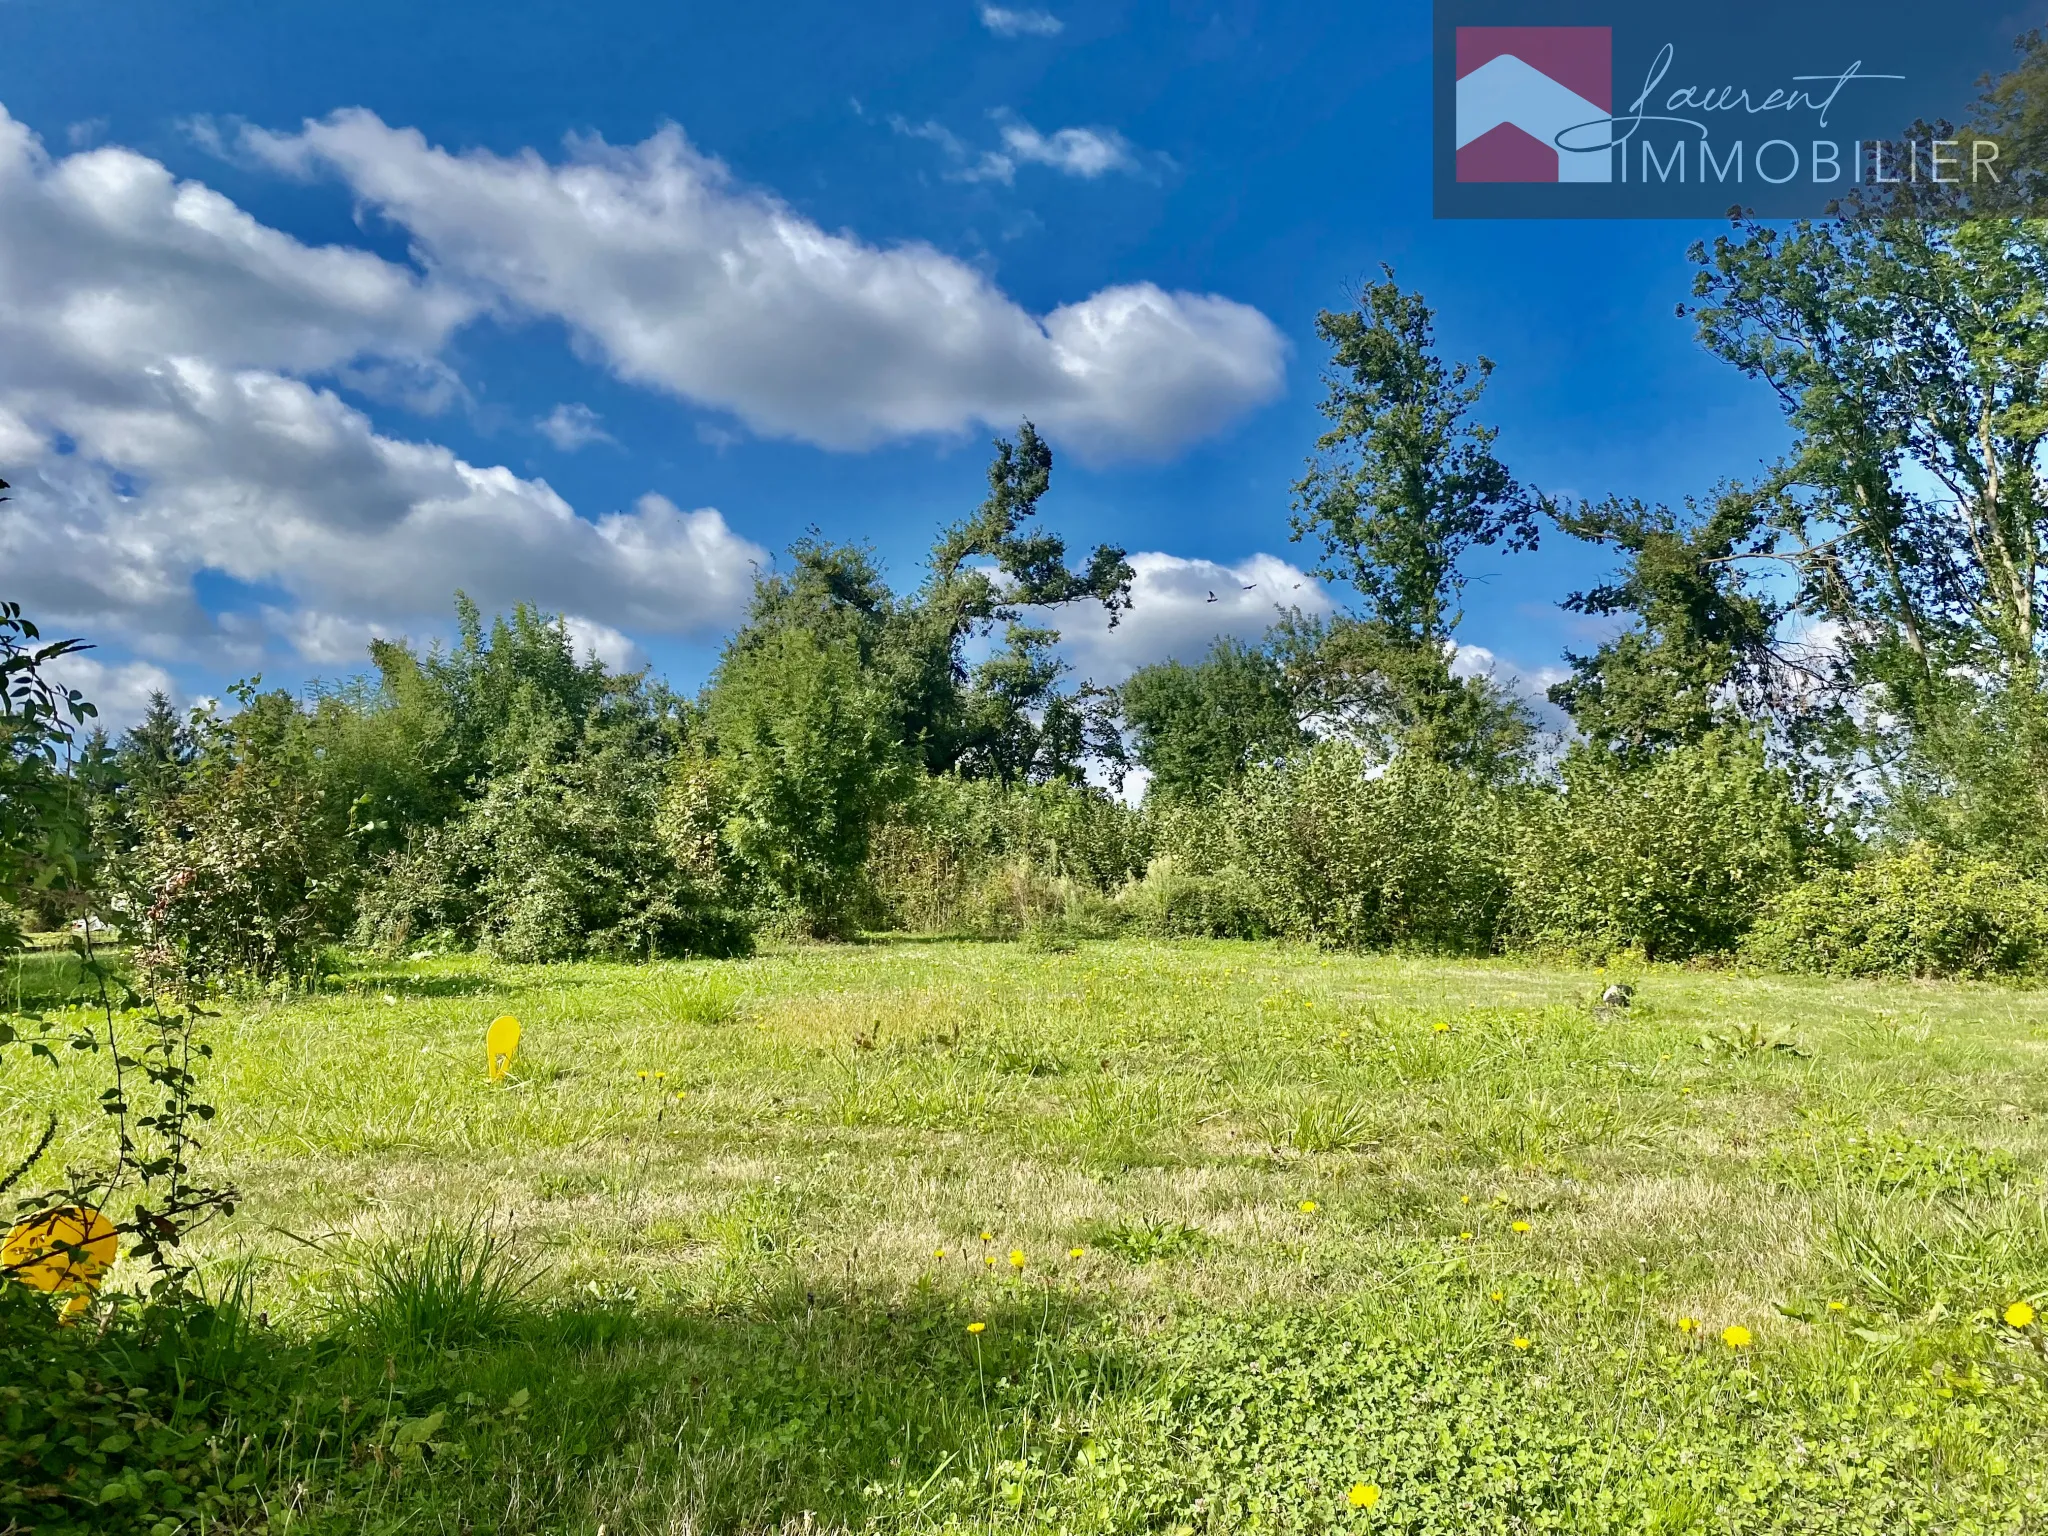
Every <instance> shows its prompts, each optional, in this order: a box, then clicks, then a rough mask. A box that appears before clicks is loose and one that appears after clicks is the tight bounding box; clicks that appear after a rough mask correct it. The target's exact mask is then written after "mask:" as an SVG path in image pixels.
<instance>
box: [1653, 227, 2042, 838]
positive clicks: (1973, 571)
mask: <svg viewBox="0 0 2048 1536" xmlns="http://www.w3.org/2000/svg"><path fill="white" fill-rule="evenodd" d="M1693 256H1694V259H1695V261H1696V262H1697V263H1698V265H1699V272H1698V274H1697V277H1696V279H1695V283H1694V296H1695V299H1696V301H1697V303H1696V305H1695V308H1694V314H1695V317H1696V319H1697V322H1698V326H1699V332H1700V336H1701V339H1702V340H1703V341H1704V342H1705V343H1706V345H1707V346H1708V347H1709V349H1711V350H1712V351H1714V352H1715V353H1717V354H1718V355H1719V356H1721V357H1723V358H1725V359H1727V360H1728V361H1729V362H1731V363H1733V364H1734V365H1735V366H1737V367H1738V368H1740V369H1742V370H1743V371H1744V372H1745V373H1747V374H1749V375H1750V376H1752V377H1755V378H1759V379H1762V380H1764V381H1765V382H1766V383H1768V384H1769V385H1770V386H1771V388H1772V389H1773V390H1774V391H1775V392H1776V394H1777V396H1778V398H1779V400H1780V402H1781V403H1782V405H1783V407H1784V409H1785V412H1786V416H1787V419H1788V421H1789V422H1790V424H1791V426H1792V428H1793V432H1794V446H1793V449H1792V451H1791V453H1790V455H1789V456H1788V457H1787V459H1786V460H1785V462H1784V463H1783V464H1782V465H1781V466H1780V467H1779V469H1778V471H1777V473H1776V475H1775V476H1774V480H1773V482H1772V484H1771V486H1770V487H1769V488H1770V490H1771V491H1772V492H1773V494H1774V496H1775V498H1776V511H1775V512H1774V514H1773V516H1772V519H1771V521H1770V525H1769V528H1768V530H1767V534H1768V536H1767V537H1766V538H1764V539H1763V540H1762V541H1760V543H1759V545H1758V546H1757V547H1756V548H1755V549H1754V550H1752V551H1751V555H1752V556H1753V557H1755V558H1766V559H1773V560H1778V561H1781V562H1783V563H1784V564H1785V565H1786V566H1787V567H1788V568H1789V569H1790V570H1791V572H1792V573H1793V574H1794V576H1795V578H1796V590H1795V593H1794V597H1793V606H1794V608H1795V610H1796V611H1797V612H1798V613H1799V614H1800V615H1802V616H1803V617H1805V618H1806V619H1807V620H1809V621H1810V622H1815V623H1819V624H1823V625H1826V626H1827V627H1828V629H1829V630H1830V631H1831V632H1832V633H1833V634H1834V635H1835V636H1836V637H1838V638H1837V643H1836V647H1835V650H1834V654H1833V658H1832V661H1831V664H1830V666H1829V678H1828V680H1829V682H1830V684H1831V685H1832V690H1833V696H1834V700H1835V704H1834V711H1833V714H1834V723H1835V726H1836V736H1837V740H1838V741H1839V742H1840V743H1841V747H1840V750H1842V751H1844V752H1850V751H1853V752H1856V753H1859V754H1861V755H1862V756H1863V757H1864V759H1865V760H1866V761H1869V762H1871V763H1873V764H1874V765H1875V766H1877V767H1878V768H1879V769H1880V770H1882V771H1883V772H1885V773H1886V774H1887V775H1888V776H1889V777H1890V779H1891V781H1892V783H1893V785H1894V787H1895V789H1896V790H1897V791H1898V792H1899V795H1900V796H1901V797H1902V798H1904V799H1907V800H1911V799H1916V798H1917V799H1922V800H1925V799H1930V798H1931V799H1939V798H1942V797H1943V796H1945V795H1948V794H1950V793H1952V792H1957V791H1967V790H1968V788H1969V786H1970V784H1971V783H1972V782H1975V783H1979V784H1982V783H1985V782H1986V777H1985V776H1986V775H1989V780H1990V781H1992V782H1996V783H1997V784H1998V785H2000V786H2001V788H2000V791H1999V793H1998V794H1997V795H1990V796H1986V795H1981V794H1980V795H1979V796H1978V797H1977V798H1978V799H1979V800H1980V802H1981V801H1985V800H1987V799H1989V800H1996V799H1998V798H2000V797H2002V796H2003V795H2004V794H2005V793H2008V792H2010V791H2011V790H2018V791H2019V793H2020V795H2021V799H2022V802H2023V803H2024V805H2025V806H2026V808H2027V809H2026V813H2025V814H2026V820H2027V822H2028V823H2029V824H2030V825H2031V827H2032V829H2033V830H2031V831H2022V830H2019V829H2016V828H2015V827H2014V826H2013V825H2012V822H2013V818H2012V816H2011V814H2010V811H2009V810H2008V813H2007V814H2006V816H2005V818H2004V820H2005V822H2006V826H2005V829H2004V831H2003V832H2002V833H2000V835H2002V836H2013V835H2019V836H2023V837H2024V838H2025V839H2026V840H2027V841H2028V842H2029V843H2030V844H2031V845H2032V846H2034V847H2036V848H2043V849H2048V695H2044V672H2043V650H2044V643H2048V642H2044V633H2043V612H2044V602H2043V600H2044V597H2048V498H2044V493H2043V484H2042V462H2041V453H2042V445H2043V440H2044V437H2048V303H2044V298H2048V230H2044V228H2043V227H2042V226H2041V225H2039V224H2037V223H2033V222H2029V221H2022V220H2016V219H1975V220H1965V221H1962V222H1948V223H1936V222H1932V221H1915V220H1907V219H1883V220H1874V221H1864V222H1855V221H1839V222H1833V223H1828V224H1800V225H1796V226H1794V227H1793V228H1791V229H1789V230H1778V229H1772V228H1767V227H1764V226H1760V225H1744V226H1740V227H1738V229H1737V230H1736V231H1735V233H1734V234H1732V235H1729V236H1723V237H1721V238H1719V239H1717V240H1716V241H1715V242H1714V243H1713V245H1712V246H1711V247H1707V246H1697V247H1695V248H1694V251H1693ZM1993 719H1995V720H1996V721H1997V722H1998V724H1997V727H1996V729H1995V730H1993V731H1991V732H1989V733H1988V734H1987V731H1986V728H1985V726H1986V722H1987V721H1989V720H1993Z"/></svg>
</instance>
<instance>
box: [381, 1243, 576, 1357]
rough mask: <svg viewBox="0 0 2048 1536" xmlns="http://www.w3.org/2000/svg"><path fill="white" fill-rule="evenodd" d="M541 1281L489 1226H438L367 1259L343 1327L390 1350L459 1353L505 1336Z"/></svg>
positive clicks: (383, 1246) (390, 1246) (515, 1323)
mask: <svg viewBox="0 0 2048 1536" xmlns="http://www.w3.org/2000/svg"><path fill="white" fill-rule="evenodd" d="M539 1278H540V1276H539V1271H538V1270H536V1269H535V1268H534V1267H533V1266H532V1265H531V1264H529V1263H528V1262H527V1261H526V1260H524V1259H522V1258H520V1257H519V1256H518V1255H517V1254H516V1253H514V1252H513V1250H512V1244H511V1240H510V1238H509V1237H508V1236H506V1235H505V1234H504V1233H502V1232H500V1231H498V1230H497V1229H496V1228H494V1227H492V1226H491V1225H490V1224H489V1223H488V1222H486V1221H483V1220H480V1219H475V1218H472V1219H471V1220H469V1221H465V1222H461V1223H440V1222H436V1223H434V1224H432V1225H423V1226H419V1227H415V1228H413V1229H411V1230H410V1231H408V1232H407V1233H405V1234H404V1235H402V1236H400V1237H397V1238H394V1239H392V1240H390V1241H387V1242H385V1243H382V1244H379V1245H378V1246H376V1247H374V1248H372V1249H370V1250H369V1252H368V1253H367V1254H365V1255H364V1257H363V1259H362V1261H361V1266H360V1275H359V1277H358V1280H357V1284H356V1286H355V1288H354V1289H353V1291H352V1292H351V1293H350V1295H349V1298H348V1300H347V1302H346V1303H345V1311H346V1313H347V1315H346V1317H345V1318H344V1319H343V1321H344V1322H345V1323H346V1325H347V1326H348V1327H349V1328H350V1330H351V1331H354V1332H356V1333H359V1334H361V1335H364V1336H366V1337H368V1338H372V1339H374V1340H376V1341H377V1342H378V1343H379V1344H381V1345H383V1346H384V1347H385V1348H387V1349H392V1350H422V1351H426V1350H437V1349H457V1348H461V1347H462V1346H464V1345H468V1344H474V1343H478V1342H481V1341H483V1340H487V1339H493V1338H499V1337H502V1336H503V1335H505V1334H507V1333H510V1332H511V1331H512V1330H513V1328H514V1327H515V1326H516V1325H517V1324H518V1322H519V1320H520V1318H521V1316H522V1315H523V1314H524V1311H525V1298H526V1293H527V1292H528V1291H529V1290H530V1289H531V1288H532V1286H533V1284H534V1282H535V1281H536V1280H537V1279H539Z"/></svg>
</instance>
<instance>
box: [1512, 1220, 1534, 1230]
mask: <svg viewBox="0 0 2048 1536" xmlns="http://www.w3.org/2000/svg"><path fill="white" fill-rule="evenodd" d="M1508 1230H1509V1231H1510V1232H1526V1231H1528V1230H1529V1223H1527V1222H1526V1221H1513V1222H1509V1223H1508Z"/></svg>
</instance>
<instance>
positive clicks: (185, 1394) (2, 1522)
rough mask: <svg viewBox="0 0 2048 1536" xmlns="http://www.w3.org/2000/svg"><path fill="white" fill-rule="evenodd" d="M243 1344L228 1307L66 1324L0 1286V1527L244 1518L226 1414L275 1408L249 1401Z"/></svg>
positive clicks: (166, 1308)
mask: <svg viewBox="0 0 2048 1536" xmlns="http://www.w3.org/2000/svg"><path fill="white" fill-rule="evenodd" d="M254 1347H255V1340H254V1337H253V1335H252V1334H251V1331H250V1329H249V1326H248V1322H247V1320H246V1318H245V1317H244V1316H243V1315H242V1313H241V1312H240V1311H239V1310H238V1309H236V1308H234V1307H213V1306H208V1305H205V1304H203V1303H196V1302H192V1301H190V1300H189V1299H188V1300H183V1301H180V1302H179V1303H178V1304H176V1305H171V1304H154V1305H149V1306H143V1307H139V1308H138V1307H134V1306H132V1305H131V1306H128V1307H124V1308H119V1309H116V1310H115V1311H113V1312H112V1313H111V1314H110V1315H109V1316H108V1318H107V1320H106V1322H105V1325H104V1327H102V1328H84V1327H70V1326H64V1325H62V1324H60V1323H59V1322H58V1321H57V1317H56V1311H55V1308H53V1307H52V1306H51V1305H50V1302H49V1300H48V1298H46V1297H44V1296H42V1295H40V1294H38V1293H36V1292H34V1291H31V1290H29V1289H28V1288H27V1287H25V1286H20V1285H11V1284H5V1283H0V1467H5V1468H6V1471H5V1474H4V1475H0V1530H7V1531H37V1532H41V1533H44V1536H84V1533H86V1532H124V1533H125V1532H151V1533H154V1532H163V1533H165V1536H170V1533H173V1532H180V1531H187V1530H197V1529H202V1528H204V1529H236V1530H242V1529H251V1528H253V1527H251V1526H248V1525H244V1524H243V1523H242V1522H243V1521H244V1520H250V1521H253V1520H255V1519H256V1518H257V1517H258V1516H259V1514H260V1512H261V1511H260V1506H259V1504H258V1500H257V1492H256V1489H255V1488H254V1486H253V1485H254V1483H255V1478H254V1477H253V1476H252V1475H251V1474H249V1473H248V1472H245V1471H242V1470H240V1468H239V1465H238V1463H239V1460H240V1458H239V1456H238V1455H237V1452H238V1450H240V1449H241V1447H238V1445H237V1444H236V1441H237V1439H238V1438H239V1437H238V1436H237V1435H235V1434H233V1433H231V1432H230V1424H231V1422H232V1421H233V1420H235V1419H237V1418H242V1419H247V1420H253V1421H255V1422H262V1421H264V1420H267V1419H270V1418H271V1417H273V1416H274V1415H275V1414H276V1413H277V1412H279V1411H280V1410H281V1409H282V1407H283V1406H284V1405H283V1404H282V1403H280V1402H276V1401H274V1400H270V1399H269V1398H268V1397H267V1396H266V1397H265V1398H264V1400H263V1401H262V1402H261V1403H260V1404H254V1403H252V1402H251V1401H250V1398H249V1393H250V1391H251V1389H252V1387H255V1388H256V1390H258V1391H260V1386H258V1385H257V1378H256V1373H252V1372H251V1371H249V1370H248V1369H247V1368H246V1361H245V1358H244V1357H245V1356H247V1355H248V1354H249V1353H250V1352H251V1351H252V1350H253V1349H254Z"/></svg>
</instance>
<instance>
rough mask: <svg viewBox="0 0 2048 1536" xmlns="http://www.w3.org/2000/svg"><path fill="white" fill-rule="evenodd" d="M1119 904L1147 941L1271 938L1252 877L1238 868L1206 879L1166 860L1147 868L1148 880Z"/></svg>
mask: <svg viewBox="0 0 2048 1536" xmlns="http://www.w3.org/2000/svg"><path fill="white" fill-rule="evenodd" d="M1116 903H1117V906H1118V907H1119V908H1120V909H1121V910H1122V913H1123V916H1124V921H1125V923H1126V924H1127V925H1128V926H1129V927H1130V928H1131V930H1132V931H1133V932H1136V933H1141V934H1144V935H1145V936H1146V937H1148V938H1155V939H1264V938H1270V937H1272V933H1271V930H1270V929H1269V928H1268V926H1267V923H1266V920H1265V917H1264V915H1263V914H1262V913H1261V912H1260V910H1259V903H1258V894H1257V892H1256V891H1254V890H1253V888H1252V884H1251V878H1250V876H1248V875H1246V874H1245V872H1244V871H1243V870H1242V869H1240V868H1238V867H1237V866H1236V865H1234V864H1233V865H1225V866H1224V867H1223V868H1222V869H1219V870H1216V871H1213V872H1211V873H1206V874H1201V873H1196V872H1195V871H1193V870H1190V869H1187V868H1186V867H1184V866H1183V865H1182V864H1181V863H1180V861H1178V860H1177V859H1175V858H1174V856H1173V855H1172V854H1161V855H1160V856H1159V857H1158V858H1155V859H1154V860H1153V861H1152V862H1151V863H1150V864H1149V865H1147V866H1146V868H1145V875H1144V878H1143V879H1141V880H1134V881H1132V882H1131V883H1130V884H1129V885H1127V886H1125V887H1124V888H1123V889H1122V890H1121V891H1119V892H1118V893H1117V898H1116Z"/></svg>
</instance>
